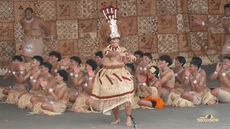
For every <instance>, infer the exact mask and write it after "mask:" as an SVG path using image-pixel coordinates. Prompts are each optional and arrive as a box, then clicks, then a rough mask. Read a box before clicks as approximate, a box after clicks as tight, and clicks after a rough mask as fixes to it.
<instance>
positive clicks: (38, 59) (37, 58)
mask: <svg viewBox="0 0 230 129" xmlns="http://www.w3.org/2000/svg"><path fill="white" fill-rule="evenodd" d="M33 59H35V60H37V61H38V62H39V63H40V65H41V64H42V63H43V58H42V57H41V56H34V57H33Z"/></svg>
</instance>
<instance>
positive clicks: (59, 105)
mask: <svg viewBox="0 0 230 129" xmlns="http://www.w3.org/2000/svg"><path fill="white" fill-rule="evenodd" d="M55 80H56V82H57V85H56V86H55V87H53V88H49V89H48V86H47V85H48V82H47V81H43V79H41V80H40V85H41V86H42V88H43V89H44V88H47V89H48V90H49V94H48V95H47V97H45V98H43V100H42V105H41V107H42V109H43V110H48V111H52V112H58V113H62V112H64V111H65V109H66V107H67V102H68V101H69V98H68V87H67V84H66V83H65V81H67V80H68V73H67V72H66V71H64V70H59V71H57V74H56V76H55Z"/></svg>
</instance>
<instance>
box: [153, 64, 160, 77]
mask: <svg viewBox="0 0 230 129" xmlns="http://www.w3.org/2000/svg"><path fill="white" fill-rule="evenodd" d="M151 67H153V68H155V69H156V71H155V72H154V74H155V77H156V78H159V72H160V70H159V68H158V67H157V66H155V65H153V66H151Z"/></svg>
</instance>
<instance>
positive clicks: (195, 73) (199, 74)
mask: <svg viewBox="0 0 230 129" xmlns="http://www.w3.org/2000/svg"><path fill="white" fill-rule="evenodd" d="M201 63H202V60H201V59H199V60H198V59H193V60H192V61H191V62H190V69H189V71H187V70H186V72H185V79H186V80H188V81H189V83H190V86H191V91H189V92H184V93H183V94H182V95H181V97H182V98H184V99H186V100H189V101H191V102H193V104H194V105H200V104H201V103H202V98H203V96H204V94H205V93H206V91H207V90H208V88H207V87H206V73H205V71H204V70H201V68H200V66H201Z"/></svg>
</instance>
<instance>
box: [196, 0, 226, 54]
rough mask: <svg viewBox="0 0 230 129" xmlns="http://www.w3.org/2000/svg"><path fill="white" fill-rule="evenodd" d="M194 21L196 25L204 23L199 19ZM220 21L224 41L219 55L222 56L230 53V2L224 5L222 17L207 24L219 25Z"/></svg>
mask: <svg viewBox="0 0 230 129" xmlns="http://www.w3.org/2000/svg"><path fill="white" fill-rule="evenodd" d="M195 22H196V23H197V24H198V25H202V26H204V25H205V24H206V23H205V22H204V21H200V20H196V21H195ZM220 23H221V24H222V26H223V27H224V30H225V43H224V46H223V48H222V51H221V56H222V58H223V57H224V56H225V55H229V54H230V3H228V4H226V5H225V6H224V16H223V17H222V19H221V20H220V21H218V22H217V23H214V24H209V25H208V26H210V27H212V26H216V25H219V24H220ZM217 47H218V45H217Z"/></svg>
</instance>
